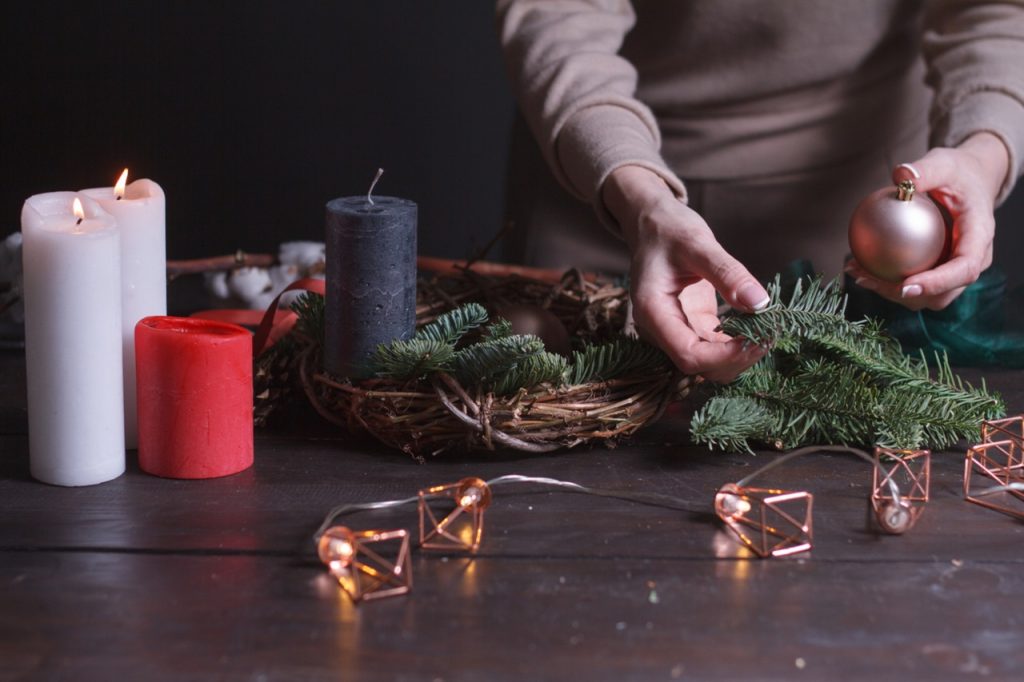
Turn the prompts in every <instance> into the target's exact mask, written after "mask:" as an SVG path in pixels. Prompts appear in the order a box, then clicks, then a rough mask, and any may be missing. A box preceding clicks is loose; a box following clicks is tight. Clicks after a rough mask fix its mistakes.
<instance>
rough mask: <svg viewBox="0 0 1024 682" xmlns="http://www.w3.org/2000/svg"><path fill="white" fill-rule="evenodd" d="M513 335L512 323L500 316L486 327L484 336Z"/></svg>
mask: <svg viewBox="0 0 1024 682" xmlns="http://www.w3.org/2000/svg"><path fill="white" fill-rule="evenodd" d="M506 336H512V323H511V322H509V321H508V320H506V319H505V318H503V317H499V318H498V319H497V320H495V321H494V322H491V323H490V324H489V325H487V326H486V327H485V328H484V338H488V339H501V338H504V337H506Z"/></svg>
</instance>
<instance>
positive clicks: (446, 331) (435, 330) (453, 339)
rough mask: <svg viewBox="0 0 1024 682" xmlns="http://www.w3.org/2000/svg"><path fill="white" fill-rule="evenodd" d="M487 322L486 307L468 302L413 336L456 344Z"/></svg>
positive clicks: (425, 326) (439, 317)
mask: <svg viewBox="0 0 1024 682" xmlns="http://www.w3.org/2000/svg"><path fill="white" fill-rule="evenodd" d="M486 322H487V309H486V308H484V307H483V306H482V305H480V304H479V303H466V304H465V305H461V306H459V307H458V308H455V309H453V310H449V311H448V312H446V313H444V314H443V315H440V316H438V318H437V319H436V320H434V321H433V322H431V323H430V324H427V325H424V326H423V327H422V328H421V329H420V330H419V331H417V332H416V336H415V337H413V338H416V339H421V340H425V341H439V342H441V343H446V344H448V345H450V346H455V344H457V343H458V342H459V340H460V339H461V338H462V337H463V336H464V335H465V334H466V333H468V332H470V331H472V330H473V329H476V328H477V327H479V326H480V325H482V324H485V323H486Z"/></svg>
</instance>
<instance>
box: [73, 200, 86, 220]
mask: <svg viewBox="0 0 1024 682" xmlns="http://www.w3.org/2000/svg"><path fill="white" fill-rule="evenodd" d="M71 212H72V213H74V214H75V217H76V218H78V222H77V223H75V225H81V224H82V221H83V220H85V209H84V208H82V202H81V201H80V200H79V198H78V197H75V200H74V201H73V202H71Z"/></svg>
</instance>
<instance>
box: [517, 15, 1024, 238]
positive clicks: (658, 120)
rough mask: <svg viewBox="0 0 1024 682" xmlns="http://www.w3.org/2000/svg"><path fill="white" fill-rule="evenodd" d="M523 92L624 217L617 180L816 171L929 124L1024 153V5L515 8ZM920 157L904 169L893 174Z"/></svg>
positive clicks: (559, 169)
mask: <svg viewBox="0 0 1024 682" xmlns="http://www.w3.org/2000/svg"><path fill="white" fill-rule="evenodd" d="M497 8H498V12H497V14H498V22H499V29H500V34H501V42H502V46H503V49H504V53H505V58H506V62H507V64H508V69H509V73H510V76H511V80H512V85H513V88H514V91H515V94H516V96H517V98H518V100H519V103H520V106H521V108H522V111H523V113H524V115H525V117H526V119H527V121H528V123H529V125H530V127H531V129H532V131H533V133H534V136H535V137H536V138H537V140H538V141H539V143H540V146H541V148H542V150H543V152H544V154H545V156H546V158H547V160H548V163H549V165H550V166H551V168H552V169H553V171H554V173H555V176H556V177H557V178H558V180H559V181H560V182H561V184H562V185H564V186H565V187H566V189H568V190H569V191H570V192H571V193H572V194H574V195H575V196H577V197H579V198H581V199H583V200H585V201H588V202H591V203H592V204H593V205H594V206H595V208H596V209H597V211H598V213H599V215H601V216H602V218H603V219H604V221H605V222H607V223H612V221H611V220H610V216H608V215H607V214H606V213H605V212H604V209H603V205H602V203H601V202H600V201H599V191H600V187H601V185H602V184H603V183H604V181H605V179H606V178H607V177H608V175H609V174H610V173H611V172H612V171H613V170H614V169H616V168H618V167H620V166H623V165H628V164H636V165H640V166H645V167H647V168H649V169H651V170H653V171H655V172H657V173H658V174H659V175H661V177H663V178H664V179H665V181H666V182H667V183H668V184H669V185H670V186H671V187H672V188H673V189H674V190H675V192H676V193H677V194H678V195H679V196H680V197H682V198H685V196H686V189H685V185H684V183H683V182H682V181H681V180H680V177H683V178H692V179H700V180H728V179H740V178H756V177H759V176H766V175H778V174H785V173H787V172H804V171H807V170H813V169H815V168H820V167H828V166H830V165H833V164H838V163H842V162H845V161H848V160H850V159H851V158H855V157H857V156H858V155H862V154H865V153H867V152H868V151H869V150H871V152H872V153H885V150H886V149H887V148H891V147H894V146H896V144H897V143H898V142H899V141H900V140H902V139H905V138H906V137H907V136H908V135H911V134H913V133H914V132H915V131H920V130H921V127H922V126H925V125H928V126H930V132H931V143H932V145H933V146H952V145H956V144H958V143H959V142H961V141H962V140H963V139H965V138H966V137H967V136H969V135H971V134H972V133H974V132H978V131H989V132H992V133H994V134H995V135H997V136H998V137H1000V138H1001V139H1002V140H1003V142H1004V143H1005V144H1006V147H1007V149H1008V150H1009V152H1010V172H1009V174H1008V176H1007V179H1006V182H1005V183H1004V186H1003V190H1002V192H1001V193H1000V200H1002V199H1003V198H1005V196H1006V195H1007V194H1008V193H1009V191H1010V189H1011V187H1012V185H1013V183H1014V181H1015V179H1016V178H1017V177H1018V176H1019V175H1020V173H1021V163H1022V159H1024V2H1021V1H1020V0H1017V1H1014V2H981V1H975V2H970V1H967V0H934V1H931V2H926V3H922V2H915V1H911V0H633V2H629V0H498V2H497ZM911 160H912V159H891V161H892V163H893V164H895V163H899V162H903V161H911Z"/></svg>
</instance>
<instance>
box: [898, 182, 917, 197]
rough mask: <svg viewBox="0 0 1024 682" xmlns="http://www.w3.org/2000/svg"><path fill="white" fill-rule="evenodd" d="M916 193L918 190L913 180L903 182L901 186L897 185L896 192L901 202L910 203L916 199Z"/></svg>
mask: <svg viewBox="0 0 1024 682" xmlns="http://www.w3.org/2000/svg"><path fill="white" fill-rule="evenodd" d="M916 191H917V188H916V187H914V181H913V180H901V181H900V182H899V184H897V185H896V192H897V196H898V197H899V200H900V201H910V200H911V199H913V198H914V192H916Z"/></svg>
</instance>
